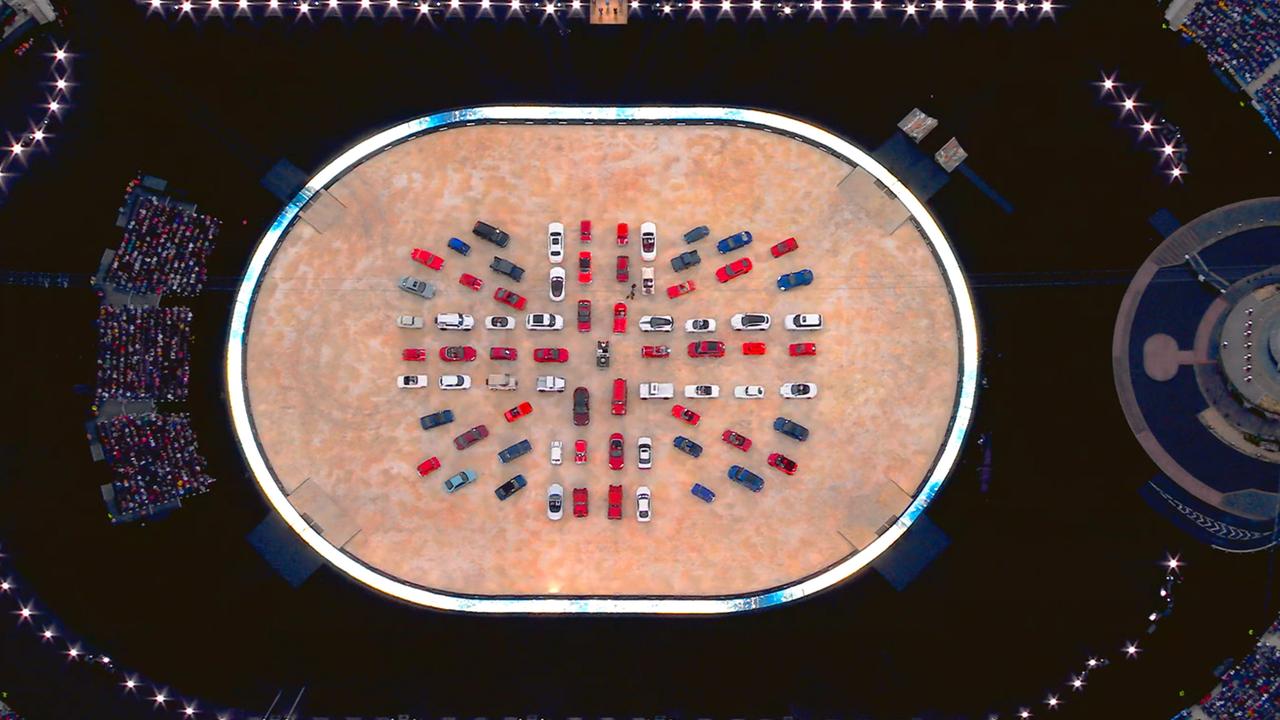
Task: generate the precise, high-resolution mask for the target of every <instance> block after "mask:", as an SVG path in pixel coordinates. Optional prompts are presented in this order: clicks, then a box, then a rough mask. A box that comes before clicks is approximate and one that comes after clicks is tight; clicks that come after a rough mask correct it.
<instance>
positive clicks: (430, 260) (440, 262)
mask: <svg viewBox="0 0 1280 720" xmlns="http://www.w3.org/2000/svg"><path fill="white" fill-rule="evenodd" d="M409 257H410V258H411V259H413V260H416V261H417V262H420V263H422V264H423V265H426V266H427V267H429V268H431V269H432V270H439V269H440V268H442V267H444V258H442V257H440V256H439V255H436V254H435V253H433V252H430V251H427V250H423V249H422V248H414V249H413V252H411V253H409Z"/></svg>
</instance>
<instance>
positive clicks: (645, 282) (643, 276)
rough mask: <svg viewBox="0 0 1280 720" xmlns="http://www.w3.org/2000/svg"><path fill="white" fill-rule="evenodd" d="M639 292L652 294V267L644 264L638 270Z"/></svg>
mask: <svg viewBox="0 0 1280 720" xmlns="http://www.w3.org/2000/svg"><path fill="white" fill-rule="evenodd" d="M640 294H641V295H652V294H653V268H652V267H649V266H646V267H644V268H642V269H641V270H640Z"/></svg>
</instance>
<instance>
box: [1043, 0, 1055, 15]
mask: <svg viewBox="0 0 1280 720" xmlns="http://www.w3.org/2000/svg"><path fill="white" fill-rule="evenodd" d="M1040 11H1041V12H1047V13H1051V12H1053V0H1044V2H1042V3H1040Z"/></svg>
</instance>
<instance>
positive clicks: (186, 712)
mask: <svg viewBox="0 0 1280 720" xmlns="http://www.w3.org/2000/svg"><path fill="white" fill-rule="evenodd" d="M182 714H183V715H186V716H187V717H191V716H192V715H195V714H196V709H195V708H194V707H192V706H190V705H187V706H186V707H184V708H182Z"/></svg>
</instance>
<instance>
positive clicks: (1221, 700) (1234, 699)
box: [1200, 643, 1280, 720]
mask: <svg viewBox="0 0 1280 720" xmlns="http://www.w3.org/2000/svg"><path fill="white" fill-rule="evenodd" d="M1200 707H1201V708H1202V709H1203V710H1204V712H1205V713H1206V714H1207V715H1208V716H1209V717H1211V718H1214V720H1257V719H1260V718H1274V717H1276V716H1277V715H1278V714H1280V650H1278V649H1276V648H1275V647H1274V646H1272V645H1269V644H1266V643H1260V644H1259V645H1258V646H1257V648H1256V649H1255V650H1254V652H1253V654H1252V655H1250V656H1249V657H1247V658H1245V659H1244V660H1243V661H1241V662H1240V664H1239V665H1237V666H1236V667H1235V668H1233V669H1232V670H1231V671H1229V672H1228V673H1227V674H1226V675H1224V676H1223V677H1222V685H1221V687H1220V688H1219V689H1218V690H1217V692H1215V693H1214V694H1213V695H1212V696H1211V697H1210V698H1209V699H1208V700H1206V701H1204V702H1202V703H1201V704H1200Z"/></svg>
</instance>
